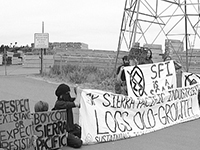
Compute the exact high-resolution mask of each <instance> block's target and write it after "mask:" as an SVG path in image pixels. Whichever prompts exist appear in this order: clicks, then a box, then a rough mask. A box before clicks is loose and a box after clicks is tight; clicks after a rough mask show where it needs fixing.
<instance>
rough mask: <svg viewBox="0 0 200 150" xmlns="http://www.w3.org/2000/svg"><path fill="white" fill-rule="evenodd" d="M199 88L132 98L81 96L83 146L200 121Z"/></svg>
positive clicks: (87, 93) (94, 92)
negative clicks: (191, 121)
mask: <svg viewBox="0 0 200 150" xmlns="http://www.w3.org/2000/svg"><path fill="white" fill-rule="evenodd" d="M197 94H198V85H192V86H188V87H185V88H175V89H170V90H167V91H166V90H165V91H163V92H162V93H160V94H157V95H152V96H144V97H138V98H132V97H128V96H124V95H120V94H114V93H110V92H104V91H100V90H90V89H84V90H83V91H82V93H81V99H80V102H81V108H80V116H79V117H80V119H79V121H80V125H81V127H82V130H81V131H82V132H81V139H82V141H83V143H84V144H95V143H103V142H109V141H116V140H121V139H127V138H131V137H135V136H139V135H142V134H145V133H149V132H153V131H156V130H159V129H162V128H165V127H169V126H172V125H175V124H178V123H182V122H186V121H189V120H193V119H196V118H199V115H200V110H199V105H198V99H197Z"/></svg>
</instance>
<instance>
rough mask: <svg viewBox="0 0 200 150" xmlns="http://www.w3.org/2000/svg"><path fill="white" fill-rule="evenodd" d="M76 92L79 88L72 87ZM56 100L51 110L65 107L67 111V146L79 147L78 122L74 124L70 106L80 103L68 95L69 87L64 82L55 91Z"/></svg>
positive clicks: (79, 128)
mask: <svg viewBox="0 0 200 150" xmlns="http://www.w3.org/2000/svg"><path fill="white" fill-rule="evenodd" d="M74 92H75V94H76V96H77V94H79V93H80V89H79V88H78V87H77V88H75V89H74ZM55 95H56V96H57V101H56V103H55V105H54V108H53V109H52V110H60V109H66V112H67V131H68V139H67V143H68V146H70V147H73V148H80V147H81V146H82V140H81V139H80V138H81V127H80V126H79V125H78V124H74V118H73V112H72V108H75V107H77V108H80V104H79V103H78V102H77V101H76V98H72V97H71V95H70V87H69V86H68V85H66V84H60V85H59V86H58V87H57V89H56V91H55Z"/></svg>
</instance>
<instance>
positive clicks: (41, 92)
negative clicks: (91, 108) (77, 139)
mask: <svg viewBox="0 0 200 150" xmlns="http://www.w3.org/2000/svg"><path fill="white" fill-rule="evenodd" d="M0 69H3V68H0ZM23 71H24V72H23V73H22V72H21V71H19V74H17V73H15V74H9V75H7V76H5V75H4V74H3V73H2V74H1V72H3V71H0V98H1V100H3V99H4V100H10V99H19V98H29V99H30V106H31V111H33V106H34V104H35V102H37V101H38V100H44V101H47V102H48V103H49V104H50V108H52V107H53V104H54V102H55V100H56V97H55V95H54V91H55V89H56V87H57V85H58V83H52V82H47V81H43V80H38V79H35V78H32V75H31V74H33V73H38V72H34V71H33V70H32V71H30V70H26V71H27V72H26V71H25V70H23ZM36 71H37V70H36ZM20 72H21V73H20ZM77 118H78V111H77V110H75V119H76V121H77ZM199 148H200V119H197V120H194V121H190V122H186V123H182V124H178V125H174V126H172V127H168V128H166V129H162V130H159V131H156V132H153V133H149V134H145V135H142V136H138V137H135V138H131V139H127V140H120V141H116V142H109V143H103V144H96V145H90V146H83V147H82V148H81V149H82V150H94V149H95V150H102V149H103V150H111V149H114V150H122V149H124V150H197V149H199ZM62 149H63V150H72V149H73V148H70V147H65V148H62Z"/></svg>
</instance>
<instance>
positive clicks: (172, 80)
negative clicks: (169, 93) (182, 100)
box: [124, 61, 177, 97]
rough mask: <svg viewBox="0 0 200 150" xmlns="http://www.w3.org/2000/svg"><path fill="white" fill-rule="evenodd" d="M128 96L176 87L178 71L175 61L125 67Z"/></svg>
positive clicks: (153, 92) (148, 93)
mask: <svg viewBox="0 0 200 150" xmlns="http://www.w3.org/2000/svg"><path fill="white" fill-rule="evenodd" d="M124 70H125V75H126V84H127V90H128V96H131V97H139V96H144V95H146V96H147V95H154V94H156V93H161V92H162V91H164V90H168V89H172V88H176V87H177V85H176V71H175V68H174V63H173V61H166V62H160V63H153V64H145V65H138V66H128V67H125V68H124Z"/></svg>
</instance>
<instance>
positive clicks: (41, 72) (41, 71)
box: [40, 22, 44, 74]
mask: <svg viewBox="0 0 200 150" xmlns="http://www.w3.org/2000/svg"><path fill="white" fill-rule="evenodd" d="M42 33H44V22H42ZM40 74H43V48H41V70H40Z"/></svg>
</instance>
